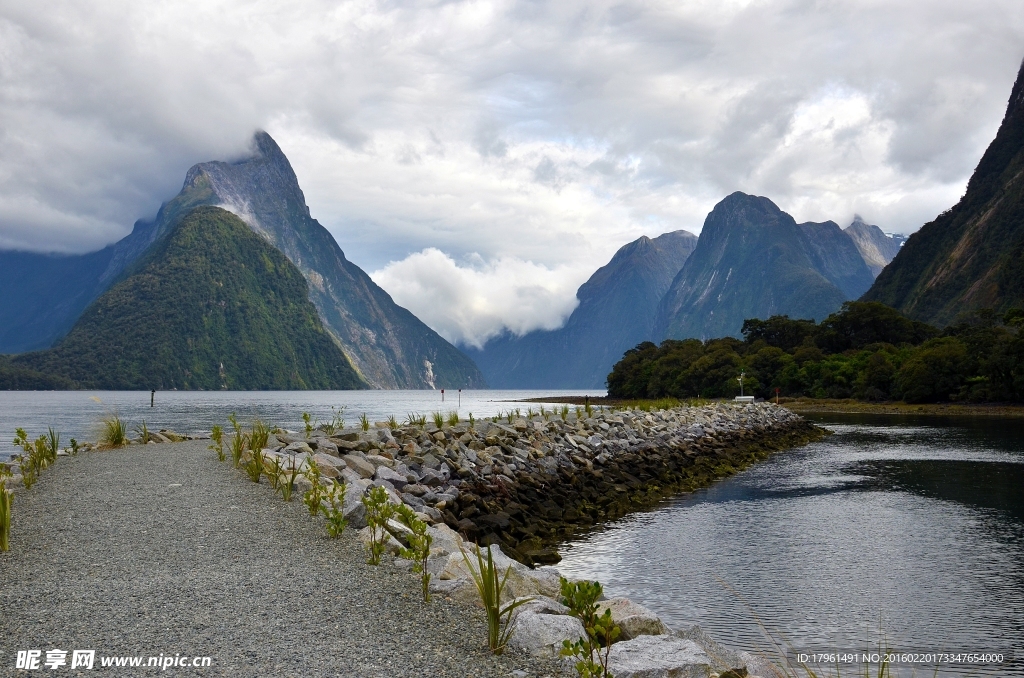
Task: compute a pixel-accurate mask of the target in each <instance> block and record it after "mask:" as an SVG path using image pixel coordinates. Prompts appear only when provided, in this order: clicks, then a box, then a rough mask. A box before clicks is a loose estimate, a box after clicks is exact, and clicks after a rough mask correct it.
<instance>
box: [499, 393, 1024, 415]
mask: <svg viewBox="0 0 1024 678" xmlns="http://www.w3.org/2000/svg"><path fill="white" fill-rule="evenodd" d="M667 400H675V399H672V398H668V399H659V400H650V401H638V400H627V399H623V398H612V397H609V396H563V397H554V398H527V399H524V400H520V401H516V402H523V403H556V404H567V405H584V404H585V403H587V402H589V403H590V404H591V405H593V406H603V407H624V406H635V405H639V404H642V403H645V402H649V403H651V404H654V403H658V402H665V401H667ZM679 402H681V403H685V402H686V401H679ZM703 402H708V403H719V402H720V403H732V402H733V401H732V400H727V399H722V400H709V401H703ZM765 402H769V403H771V404H775V401H774V400H769V401H765ZM778 404H779V405H780V406H782V407H785V408H786V409H788V410H790V411H792V412H794V413H795V414H822V413H830V412H834V413H837V414H902V415H915V416H935V417H1024V404H1016V403H921V404H909V403H904V402H900V401H885V402H867V401H863V400H853V399H851V398H847V399H841V400H835V399H828V398H780V399H779V403H778Z"/></svg>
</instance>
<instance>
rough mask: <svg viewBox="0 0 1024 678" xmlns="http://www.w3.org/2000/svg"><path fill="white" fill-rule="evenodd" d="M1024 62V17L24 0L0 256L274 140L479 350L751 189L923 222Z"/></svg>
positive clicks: (169, 190) (385, 280) (931, 5)
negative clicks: (257, 139) (601, 269)
mask: <svg viewBox="0 0 1024 678" xmlns="http://www.w3.org/2000/svg"><path fill="white" fill-rule="evenodd" d="M1022 57H1024V8H1022V5H1021V3H1020V1H1019V0H988V1H985V0H981V1H979V2H971V3H966V2H963V1H962V0H956V1H948V2H947V1H935V2H922V0H914V1H913V2H909V1H908V2H899V1H894V0H882V1H878V2H846V3H838V2H811V1H806V2H799V1H797V2H743V1H737V2H730V1H729V0H709V1H707V2H699V1H696V2H689V1H688V2H680V1H679V0H671V1H667V2H653V1H650V2H630V1H628V0H627V1H626V2H601V1H599V0H588V1H586V2H573V1H570V0H558V1H557V2H547V3H541V2H486V1H481V2H420V3H403V2H386V1H381V2H348V3H327V2H315V1H311V0H287V1H264V2H251V1H247V2H241V1H234V0H221V1H216V0H204V1H202V2H163V1H162V2H144V1H140V0H124V1H119V0H105V1H104V2H102V3H98V2H84V1H82V0H73V1H61V0H51V1H48V2H46V3H34V2H23V1H21V0H12V1H8V0H0V248H17V249H30V250H37V251H55V250H56V251H66V252H83V251H89V250H92V249H97V248H100V247H102V246H104V245H106V244H108V243H110V242H113V241H115V240H117V239H118V238H120V237H123V236H124V235H125V234H127V233H128V232H129V231H130V229H131V225H132V223H133V222H134V221H135V219H137V218H151V217H152V216H153V215H154V214H155V212H156V210H157V208H158V207H159V205H160V203H161V202H162V201H164V200H167V199H169V198H170V197H172V196H173V195H174V194H175V193H177V191H178V190H179V189H180V187H181V183H182V180H183V179H184V175H185V172H186V170H187V169H188V168H189V166H191V165H192V164H194V163H196V162H200V161H204V160H211V159H228V158H231V157H238V156H239V155H240V154H242V153H243V152H244V151H245V148H246V147H247V144H248V141H249V139H250V137H251V135H252V133H253V131H254V130H255V129H258V128H262V129H266V130H267V131H268V132H270V134H271V135H272V136H273V137H274V138H275V139H276V140H277V141H278V143H279V144H280V145H281V147H282V149H283V150H284V152H285V153H286V154H287V155H288V157H289V158H290V160H291V161H292V164H293V166H294V167H295V170H296V173H297V174H298V177H299V181H300V183H301V185H302V187H303V189H304V191H305V194H306V199H307V202H308V203H309V206H310V209H311V212H312V214H313V216H314V217H315V218H317V219H318V220H319V221H320V222H321V223H322V224H324V225H325V226H326V227H327V228H328V229H330V230H331V232H332V233H333V234H334V236H335V237H336V238H337V240H338V242H339V243H340V244H341V246H342V248H343V249H344V250H345V252H346V254H347V256H348V257H349V258H350V259H351V260H353V261H354V262H356V263H357V264H359V265H360V266H362V267H363V268H364V269H366V270H367V271H368V272H371V273H372V274H373V276H374V278H375V279H376V280H377V281H378V282H379V283H380V284H381V285H382V286H383V287H384V288H385V289H387V290H388V291H389V292H391V294H392V295H393V296H394V297H395V299H396V301H398V302H399V303H400V304H402V305H405V306H407V307H408V308H410V309H411V310H412V311H413V312H414V313H416V314H417V315H419V316H420V317H421V318H422V319H423V320H424V321H425V322H427V323H428V324H429V325H431V326H432V327H434V328H435V329H437V330H438V331H439V332H441V333H442V334H443V335H444V336H445V337H446V338H448V339H450V340H453V341H461V342H466V343H476V344H478V343H480V342H482V341H484V340H485V339H486V338H487V337H488V336H490V335H492V334H494V333H495V332H498V331H500V330H501V329H502V328H504V327H507V328H510V329H512V330H513V331H516V332H524V331H528V330H530V329H534V328H537V327H549V328H550V327H556V326H558V325H559V324H560V323H561V322H562V321H563V320H564V318H565V316H566V315H567V314H568V313H569V312H570V311H571V310H572V308H573V306H574V304H575V297H574V295H575V290H576V287H578V286H579V285H580V284H581V283H582V282H583V281H584V280H586V278H587V277H588V276H589V275H590V273H592V272H593V271H594V270H595V269H596V268H597V267H598V266H600V265H602V264H604V263H605V262H607V260H608V259H609V258H610V257H611V255H612V254H613V253H614V251H615V250H616V249H617V248H618V247H619V246H621V245H622V244H624V243H626V242H628V241H630V240H633V239H635V238H637V237H639V236H641V235H644V234H646V235H651V236H653V235H657V234H660V233H663V232H665V231H670V230H676V229H680V228H683V229H688V230H690V231H692V232H694V233H698V232H699V231H700V228H701V225H702V223H703V220H704V217H705V215H706V214H707V213H708V211H710V209H711V208H712V207H713V206H714V204H715V203H716V202H718V201H719V200H720V199H721V198H722V197H724V196H725V195H727V194H728V193H731V192H732V191H735V190H741V191H746V192H749V193H755V194H759V195H764V196H767V197H769V198H771V199H772V200H773V201H775V202H776V203H777V204H778V205H779V206H780V207H782V209H784V210H786V211H788V212H790V213H791V214H792V215H793V216H794V217H796V219H797V220H798V221H804V220H814V221H823V220H826V219H833V220H835V221H837V222H839V223H840V225H843V226H845V225H847V224H848V223H849V222H850V220H851V219H852V217H853V215H854V214H855V213H859V214H861V215H862V216H863V217H864V218H865V219H866V220H867V221H868V222H870V223H876V224H878V225H880V226H882V228H883V229H884V230H889V231H900V232H911V231H913V230H916V229H917V228H918V227H919V226H920V225H921V224H922V223H924V222H925V221H928V220H930V219H931V218H933V217H934V216H935V215H936V214H937V213H939V212H941V211H942V210H944V209H946V208H948V207H950V206H951V205H952V204H953V203H955V202H956V200H957V199H958V198H959V196H960V195H961V194H962V192H963V188H964V186H965V185H966V181H967V179H968V177H969V175H970V172H971V171H972V170H973V168H974V166H975V165H976V163H977V161H978V158H979V157H980V155H981V153H982V152H983V150H984V148H985V146H986V145H987V144H988V142H989V141H990V140H991V138H992V136H993V135H994V133H995V130H996V128H997V126H998V124H999V121H1000V119H1001V117H1002V114H1003V109H1004V107H1005V104H1006V100H1007V98H1008V96H1009V92H1010V87H1011V86H1012V84H1013V80H1014V77H1015V76H1016V74H1017V70H1018V68H1019V66H1020V63H1021V58H1022Z"/></svg>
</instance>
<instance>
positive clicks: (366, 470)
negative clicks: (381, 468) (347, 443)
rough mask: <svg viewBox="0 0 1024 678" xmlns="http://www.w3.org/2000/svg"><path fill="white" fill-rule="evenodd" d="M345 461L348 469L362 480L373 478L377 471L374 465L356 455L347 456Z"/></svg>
mask: <svg viewBox="0 0 1024 678" xmlns="http://www.w3.org/2000/svg"><path fill="white" fill-rule="evenodd" d="M344 459H345V463H346V464H347V465H348V467H349V468H350V469H352V470H353V471H355V472H356V473H358V474H359V477H361V478H372V477H373V474H374V473H376V471H377V469H376V468H375V467H374V465H373V464H371V463H370V462H368V461H366V460H365V459H362V458H360V457H357V456H356V455H354V454H346V455H345V456H344Z"/></svg>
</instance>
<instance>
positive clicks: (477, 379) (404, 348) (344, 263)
mask: <svg viewBox="0 0 1024 678" xmlns="http://www.w3.org/2000/svg"><path fill="white" fill-rule="evenodd" d="M202 205H215V206H221V207H224V208H225V209H227V210H229V211H231V212H234V213H235V214H237V215H238V216H239V217H241V218H242V219H243V220H244V221H245V222H246V223H247V224H248V225H249V227H250V228H252V229H253V230H254V231H256V232H257V233H259V234H260V235H262V236H263V237H264V238H265V239H266V240H267V241H269V242H270V243H271V244H272V245H273V246H275V247H277V248H278V249H279V250H280V251H281V252H283V253H284V255H285V256H287V257H288V259H289V260H290V261H291V262H292V263H293V264H294V265H295V266H296V267H297V268H298V269H299V270H300V271H301V272H302V274H303V276H304V277H305V278H306V280H307V281H308V283H309V296H310V300H311V301H312V302H313V304H314V305H315V307H316V308H317V311H318V312H319V315H320V317H321V319H322V321H323V324H324V326H325V328H326V329H327V331H328V332H329V333H330V334H331V335H332V336H333V337H334V339H335V340H336V341H337V342H338V343H339V345H340V346H341V348H342V349H343V350H344V352H345V354H346V355H347V356H348V358H349V360H350V361H351V363H352V365H353V366H354V367H355V369H356V370H357V371H358V372H359V374H360V376H361V378H362V379H363V380H365V382H366V383H368V384H369V385H371V386H372V387H375V388H445V387H450V388H457V387H477V388H479V387H481V386H483V385H484V380H483V376H482V375H481V374H480V371H479V370H478V369H477V368H476V365H474V364H473V362H472V361H471V360H470V359H468V358H467V357H466V356H465V355H464V354H462V353H461V352H459V351H458V349H456V348H455V347H454V346H452V345H451V344H449V343H448V342H447V341H445V340H444V339H443V338H442V337H441V336H440V335H438V334H437V333H436V332H434V331H433V330H431V329H430V328H429V327H427V326H426V325H425V324H423V323H422V322H421V321H420V320H419V319H418V318H416V317H415V316H414V315H413V314H412V313H410V312H409V311H408V310H406V309H404V308H402V307H400V306H398V305H397V304H395V303H394V301H393V300H392V299H391V296H390V295H388V293H387V292H385V291H384V290H383V289H381V288H380V287H379V286H378V285H377V284H376V283H374V282H373V281H372V280H371V279H370V277H369V276H368V275H367V274H366V273H365V272H364V271H363V270H362V269H360V268H359V267H358V266H356V265H355V264H353V263H352V262H350V261H348V260H347V259H346V258H345V255H344V253H343V252H342V250H341V248H340V247H339V246H338V243H337V242H336V241H335V240H334V238H333V237H332V236H331V234H330V233H329V232H328V231H327V229H325V228H324V227H323V226H321V225H320V224H319V222H317V221H316V220H315V219H313V218H312V217H311V216H310V213H309V208H308V207H307V206H306V202H305V196H304V195H303V193H302V189H301V188H300V187H299V183H298V179H297V178H296V176H295V172H294V171H293V170H292V167H291V164H290V163H289V162H288V159H287V158H286V157H285V155H284V153H282V152H281V149H280V148H279V147H278V145H277V143H276V142H274V140H273V139H272V138H271V137H270V135H268V134H267V133H265V132H257V133H256V134H255V136H254V139H253V153H252V155H251V156H250V157H248V158H245V159H243V160H240V161H237V162H231V163H227V162H205V163H200V164H198V165H195V166H194V167H192V168H191V169H190V170H189V171H188V173H187V175H186V178H185V183H184V186H183V187H182V189H181V192H180V193H179V194H178V195H177V196H176V197H175V198H174V199H172V200H170V201H169V202H167V203H166V204H164V205H163V206H162V207H161V208H160V211H159V212H158V213H157V216H156V218H155V219H154V220H153V221H152V222H143V221H139V222H136V224H135V227H134V229H133V231H132V233H131V234H130V235H128V236H127V237H125V238H124V239H123V240H121V241H119V242H118V243H116V244H115V245H113V246H111V247H108V248H106V249H104V250H102V251H101V252H98V253H92V254H89V255H83V256H81V257H45V256H43V255H25V254H24V253H8V254H6V255H0V264H2V263H10V264H13V265H14V266H15V268H17V269H18V270H19V271H20V272H22V273H23V274H24V277H23V278H20V279H18V280H13V279H11V280H9V279H8V278H13V277H14V276H13V275H10V276H9V275H8V274H7V273H0V285H3V286H4V289H8V287H7V286H8V285H11V286H12V287H11V288H10V289H13V290H16V291H18V292H21V293H22V295H23V299H21V300H19V301H16V302H14V303H7V302H6V300H5V303H4V304H3V305H2V306H0V321H4V322H3V326H4V327H5V328H9V327H11V326H18V327H19V328H21V329H19V330H18V331H17V332H11V333H9V334H10V336H7V335H0V351H3V352H17V351H23V350H29V349H32V348H41V347H45V346H49V345H50V344H52V342H53V341H55V340H56V339H58V338H59V337H61V336H63V334H64V333H65V332H66V331H67V329H68V328H70V327H71V325H72V324H73V323H74V321H75V320H76V319H77V318H78V316H79V315H80V314H81V312H82V310H83V309H84V308H85V307H86V306H87V305H88V304H89V303H90V302H92V301H93V300H94V299H95V298H96V297H97V296H99V294H101V293H102V292H103V291H104V290H105V289H107V288H108V287H109V286H110V285H111V284H112V283H113V282H114V280H116V279H117V277H118V276H119V275H121V273H122V272H123V271H124V270H125V268H126V267H127V266H128V265H130V264H131V263H132V262H133V261H135V260H136V259H137V258H138V257H139V256H140V255H142V254H143V252H145V251H146V250H147V249H148V248H149V247H151V246H153V245H154V243H157V242H158V241H159V240H160V239H161V238H163V237H164V236H165V235H166V234H167V233H168V232H169V231H170V230H171V228H172V227H173V226H174V225H175V224H176V223H177V221H178V220H179V219H180V218H181V217H182V216H183V215H185V214H186V213H188V211H189V210H192V209H194V208H196V207H198V206H202ZM40 261H45V262H46V263H47V265H46V266H41V267H40V268H39V269H38V270H37V271H36V272H33V269H32V266H33V265H36V266H39V265H40ZM44 269H45V270H44ZM53 270H74V271H75V276H74V277H72V276H71V275H64V277H65V278H68V279H69V280H68V283H69V284H67V285H63V286H60V287H58V286H56V285H54V284H53V283H51V282H50V281H49V280H47V279H46V277H45V275H44V274H45V272H46V271H53ZM36 290H45V291H46V293H45V294H43V295H36V294H34V292H35V291H36ZM8 296H10V295H8ZM34 299H39V300H40V301H33V300H34ZM51 309H55V310H51ZM25 318H28V319H35V320H34V325H32V326H29V327H26V326H25V323H24V322H22V319H25Z"/></svg>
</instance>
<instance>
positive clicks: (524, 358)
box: [464, 231, 697, 388]
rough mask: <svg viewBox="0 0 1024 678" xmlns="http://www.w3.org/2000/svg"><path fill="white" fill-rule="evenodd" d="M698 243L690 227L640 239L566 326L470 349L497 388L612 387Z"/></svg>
mask: <svg viewBox="0 0 1024 678" xmlns="http://www.w3.org/2000/svg"><path fill="white" fill-rule="evenodd" d="M696 243H697V237H696V236H695V235H693V234H692V233H690V232H688V231H673V232H671V233H665V234H662V235H660V236H658V237H656V238H648V237H647V236H644V237H642V238H639V239H638V240H634V241H633V242H631V243H628V244H627V245H624V246H623V247H621V248H620V249H619V251H618V252H616V253H615V256H613V257H612V259H611V261H609V262H608V263H607V264H606V265H604V266H602V267H601V268H599V269H598V270H597V271H596V272H595V273H594V274H593V275H592V276H591V277H590V279H589V280H587V282H585V283H584V284H583V285H581V286H580V288H579V290H578V291H577V292H576V297H577V299H579V306H577V307H576V309H575V310H574V311H573V312H572V314H571V315H570V316H569V319H568V320H567V321H566V323H565V325H564V326H563V327H561V328H559V329H557V330H552V331H535V332H530V333H528V334H526V335H524V336H522V337H517V336H515V335H512V334H505V335H503V336H500V337H498V338H496V339H492V340H491V341H490V342H488V343H487V345H486V346H484V348H483V349H473V348H466V349H464V350H465V351H466V352H467V354H469V355H470V356H471V357H472V358H473V359H474V360H475V361H476V363H477V365H479V366H480V369H481V371H483V373H484V377H485V378H486V379H487V382H488V383H489V384H490V385H491V386H492V387H494V388H604V385H605V378H606V377H607V376H608V373H609V372H610V371H611V368H612V365H614V364H615V363H616V362H617V361H618V360H619V359H620V358H621V357H622V354H623V353H624V352H625V351H626V350H627V349H630V348H632V347H633V346H635V345H636V344H638V343H640V342H641V341H645V340H647V339H649V338H650V335H651V330H652V326H653V323H654V317H655V311H656V309H657V307H658V302H659V301H660V300H661V297H662V295H663V294H664V293H665V290H666V289H668V286H669V283H670V282H671V281H672V278H673V277H674V276H675V274H676V272H678V271H679V269H680V268H681V267H682V265H683V263H684V262H685V261H686V258H687V257H688V256H690V253H691V252H692V251H693V248H694V246H695V245H696Z"/></svg>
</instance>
